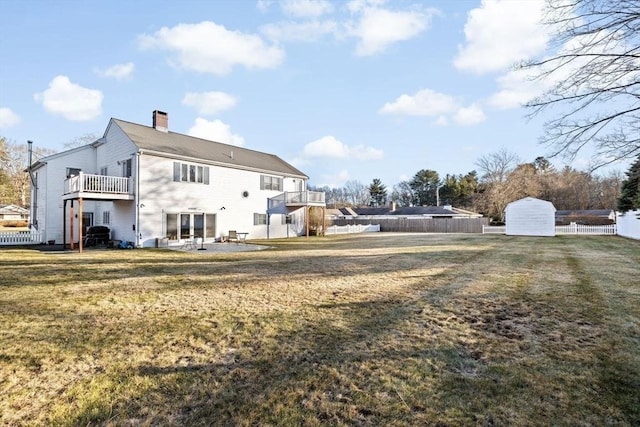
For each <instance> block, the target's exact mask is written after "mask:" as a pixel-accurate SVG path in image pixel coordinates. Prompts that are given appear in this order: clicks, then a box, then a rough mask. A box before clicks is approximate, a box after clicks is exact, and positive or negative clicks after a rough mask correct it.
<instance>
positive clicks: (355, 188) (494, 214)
mask: <svg viewBox="0 0 640 427" xmlns="http://www.w3.org/2000/svg"><path fill="white" fill-rule="evenodd" d="M639 162H640V160H639ZM637 163H638V162H637ZM475 165H476V166H477V170H472V171H470V172H468V173H466V174H445V175H444V177H441V176H440V174H439V173H438V172H437V171H435V170H431V169H422V170H419V171H418V172H416V173H415V174H414V175H413V177H412V178H411V179H410V180H407V181H402V182H399V183H397V184H395V185H394V186H393V188H392V189H391V190H389V189H388V188H387V186H386V185H384V184H383V183H382V182H381V180H380V179H378V178H375V179H373V181H372V182H371V183H370V184H369V185H364V184H362V183H360V182H359V181H349V182H347V183H346V184H345V185H344V187H341V188H330V187H321V188H317V187H316V188H312V189H313V190H316V191H324V192H325V197H326V202H327V206H329V207H335V208H340V207H346V206H358V207H362V206H385V205H389V204H390V203H391V202H394V203H395V204H396V205H397V206H443V205H452V206H454V207H457V208H462V209H468V210H472V211H475V212H478V213H482V214H483V215H485V216H488V217H490V218H492V219H494V220H497V221H500V220H502V216H503V212H504V209H505V207H506V205H507V204H508V203H509V202H512V201H514V200H518V199H521V198H523V197H527V196H530V197H536V198H540V199H544V200H548V201H550V202H552V203H553V204H554V206H555V207H556V209H559V210H565V209H566V210H587V209H616V208H617V207H618V200H619V199H620V197H621V190H622V189H623V188H626V187H625V185H626V186H627V187H631V186H632V185H630V184H626V182H627V181H629V179H631V177H632V175H629V176H630V178H629V179H627V180H625V179H624V176H623V174H621V173H620V172H611V173H609V174H607V175H597V174H594V173H590V172H585V171H580V170H577V169H575V168H572V167H570V166H565V167H563V168H561V169H556V168H555V167H554V166H553V165H552V164H551V162H550V161H549V160H548V159H546V158H545V157H538V158H536V159H534V160H533V161H532V162H522V161H521V160H520V159H519V158H518V156H517V155H515V154H514V153H512V152H509V151H507V150H505V149H502V150H499V151H497V152H494V153H491V154H488V155H485V156H483V157H481V158H480V159H478V161H477V162H476V163H475ZM632 169H633V166H632ZM633 170H635V171H636V172H635V173H637V174H640V164H638V165H636V166H635V169H633ZM629 174H631V169H630V172H629ZM638 180H640V178H636V181H633V182H636V192H635V193H633V191H632V190H627V193H629V194H632V193H633V195H632V196H628V197H627V198H628V199H630V200H631V199H632V198H633V197H636V198H639V197H640V195H639V194H640V190H638V188H637V181H638ZM628 205H629V206H636V207H637V208H640V200H635V204H634V202H631V203H628ZM625 206H626V205H625Z"/></svg>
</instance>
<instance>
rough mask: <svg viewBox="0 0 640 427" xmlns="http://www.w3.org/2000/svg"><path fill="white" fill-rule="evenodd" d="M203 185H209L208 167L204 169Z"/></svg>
mask: <svg viewBox="0 0 640 427" xmlns="http://www.w3.org/2000/svg"><path fill="white" fill-rule="evenodd" d="M204 183H205V184H206V185H209V166H205V167H204Z"/></svg>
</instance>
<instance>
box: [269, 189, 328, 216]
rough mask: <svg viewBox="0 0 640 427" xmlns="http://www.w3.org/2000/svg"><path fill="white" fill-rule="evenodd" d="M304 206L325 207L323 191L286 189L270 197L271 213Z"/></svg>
mask: <svg viewBox="0 0 640 427" xmlns="http://www.w3.org/2000/svg"><path fill="white" fill-rule="evenodd" d="M303 206H320V207H324V206H326V205H325V201H324V192H323V191H285V192H284V193H282V194H278V195H277V196H275V197H272V198H270V199H269V205H268V212H269V213H285V212H287V211H288V210H290V209H291V208H299V207H303Z"/></svg>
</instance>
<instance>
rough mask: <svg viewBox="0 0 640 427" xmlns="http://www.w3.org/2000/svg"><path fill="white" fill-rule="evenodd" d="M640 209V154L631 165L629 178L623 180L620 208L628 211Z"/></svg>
mask: <svg viewBox="0 0 640 427" xmlns="http://www.w3.org/2000/svg"><path fill="white" fill-rule="evenodd" d="M636 209H640V156H638V159H637V160H636V161H635V162H634V163H633V164H632V165H631V167H629V171H628V172H627V179H626V180H624V181H623V182H622V190H621V192H620V198H619V199H618V210H619V211H620V212H627V211H632V210H636Z"/></svg>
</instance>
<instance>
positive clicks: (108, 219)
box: [102, 211, 111, 225]
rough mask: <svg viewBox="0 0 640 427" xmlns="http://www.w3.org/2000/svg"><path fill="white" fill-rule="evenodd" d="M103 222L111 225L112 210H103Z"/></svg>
mask: <svg viewBox="0 0 640 427" xmlns="http://www.w3.org/2000/svg"><path fill="white" fill-rule="evenodd" d="M102 223H103V224H104V225H109V224H110V223H111V212H109V211H104V212H102Z"/></svg>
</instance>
